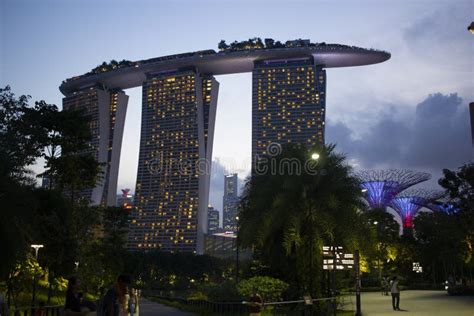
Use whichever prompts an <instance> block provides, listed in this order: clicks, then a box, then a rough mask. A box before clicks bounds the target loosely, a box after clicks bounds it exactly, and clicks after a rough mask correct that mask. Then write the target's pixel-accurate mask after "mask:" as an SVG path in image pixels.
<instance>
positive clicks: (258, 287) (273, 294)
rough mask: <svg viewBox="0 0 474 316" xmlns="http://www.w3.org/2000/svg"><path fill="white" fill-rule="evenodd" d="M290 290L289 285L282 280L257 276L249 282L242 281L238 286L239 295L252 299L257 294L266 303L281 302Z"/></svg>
mask: <svg viewBox="0 0 474 316" xmlns="http://www.w3.org/2000/svg"><path fill="white" fill-rule="evenodd" d="M287 289H288V283H285V282H283V281H282V280H279V279H275V278H271V277H267V276H256V277H253V278H250V279H247V280H242V281H241V282H240V283H239V284H238V285H237V290H238V291H239V294H240V295H242V296H244V297H250V296H251V295H253V294H254V292H257V293H258V294H260V295H261V296H262V298H263V300H264V301H271V302H273V301H280V300H281V299H282V296H283V293H284V292H285V291H286V290H287Z"/></svg>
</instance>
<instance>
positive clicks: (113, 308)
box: [102, 274, 132, 316]
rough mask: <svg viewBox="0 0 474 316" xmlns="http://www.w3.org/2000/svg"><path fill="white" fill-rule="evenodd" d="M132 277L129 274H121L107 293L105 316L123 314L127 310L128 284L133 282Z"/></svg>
mask: <svg viewBox="0 0 474 316" xmlns="http://www.w3.org/2000/svg"><path fill="white" fill-rule="evenodd" d="M131 283H132V282H131V278H130V276H128V275H125V274H121V275H120V276H119V277H118V278H117V282H116V283H115V284H114V286H112V287H111V288H110V289H109V290H108V291H107V293H105V296H104V300H103V302H102V304H103V315H104V316H121V315H124V314H126V313H127V311H126V302H125V301H126V294H127V286H128V285H129V284H131Z"/></svg>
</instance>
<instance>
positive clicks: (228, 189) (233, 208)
mask: <svg viewBox="0 0 474 316" xmlns="http://www.w3.org/2000/svg"><path fill="white" fill-rule="evenodd" d="M222 205H223V208H224V210H223V212H222V213H223V223H222V225H223V228H224V231H232V232H236V231H237V221H236V216H237V214H238V208H239V195H238V179H237V174H236V173H234V174H229V175H226V176H224V198H223V203H222Z"/></svg>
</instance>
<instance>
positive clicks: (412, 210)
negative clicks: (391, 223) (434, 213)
mask: <svg viewBox="0 0 474 316" xmlns="http://www.w3.org/2000/svg"><path fill="white" fill-rule="evenodd" d="M444 194H445V193H444V192H443V191H439V190H426V189H410V190H407V191H404V192H402V193H400V194H398V195H397V196H396V197H395V198H393V199H392V201H391V202H390V205H389V206H390V207H391V208H393V209H394V210H395V212H397V213H398V215H400V218H401V220H402V224H403V231H404V232H407V231H411V230H412V228H413V218H415V216H416V214H417V213H418V211H419V210H420V209H421V208H422V207H426V208H430V209H433V205H435V202H436V201H437V200H438V199H440V198H441V197H443V196H444Z"/></svg>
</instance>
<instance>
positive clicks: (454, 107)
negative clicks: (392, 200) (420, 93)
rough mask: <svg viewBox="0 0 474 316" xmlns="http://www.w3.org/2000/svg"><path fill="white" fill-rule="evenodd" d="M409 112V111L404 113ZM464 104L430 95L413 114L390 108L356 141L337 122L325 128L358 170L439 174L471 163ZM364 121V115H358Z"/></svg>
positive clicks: (346, 129)
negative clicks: (446, 169) (388, 168)
mask: <svg viewBox="0 0 474 316" xmlns="http://www.w3.org/2000/svg"><path fill="white" fill-rule="evenodd" d="M407 111H412V113H408V114H411V115H407V113H406V112H407ZM468 114H469V113H468V107H467V104H466V103H465V102H464V103H463V101H462V99H461V98H459V97H458V96H457V94H450V95H443V94H441V93H436V94H432V95H429V96H428V97H427V98H426V99H425V100H423V101H422V102H421V103H419V104H418V105H417V106H416V107H415V108H414V109H413V108H412V107H407V106H403V107H402V106H401V107H398V108H396V107H393V108H392V109H391V110H390V111H389V112H386V113H382V114H380V116H379V118H378V119H377V120H376V123H375V124H374V125H373V126H370V127H369V128H368V129H367V132H365V133H363V134H362V135H360V137H357V138H356V137H355V136H354V135H355V133H354V132H353V130H351V128H349V127H348V126H347V125H345V124H344V123H341V122H334V123H332V122H328V125H327V128H326V135H327V142H333V143H336V144H337V150H338V151H341V152H344V153H346V154H347V156H348V158H349V159H355V160H356V161H357V163H358V164H359V167H361V168H387V167H396V168H414V169H422V170H431V171H434V172H439V170H440V169H442V168H457V167H459V166H460V165H462V164H463V163H466V162H467V161H469V160H470V159H472V154H473V150H472V148H471V140H470V123H469V115H468ZM359 115H361V116H363V115H364V114H363V113H361V114H359Z"/></svg>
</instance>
